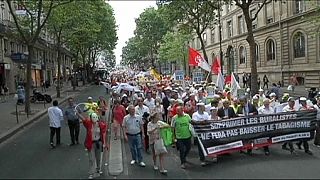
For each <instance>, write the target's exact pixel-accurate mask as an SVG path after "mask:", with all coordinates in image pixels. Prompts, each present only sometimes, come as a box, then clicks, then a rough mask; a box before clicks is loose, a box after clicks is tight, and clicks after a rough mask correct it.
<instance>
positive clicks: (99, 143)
mask: <svg viewBox="0 0 320 180" xmlns="http://www.w3.org/2000/svg"><path fill="white" fill-rule="evenodd" d="M78 116H79V119H80V122H82V123H83V125H84V127H85V128H86V130H87V133H86V140H85V142H84V145H85V147H86V148H87V150H88V157H89V179H93V177H94V174H95V173H99V175H100V174H102V173H103V171H102V163H103V159H102V157H103V153H104V149H105V148H106V147H107V143H106V142H107V140H106V134H107V124H106V122H105V121H99V116H98V115H97V114H96V113H91V114H90V115H89V117H83V116H82V115H81V114H78Z"/></svg>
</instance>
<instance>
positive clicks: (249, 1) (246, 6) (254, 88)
mask: <svg viewBox="0 0 320 180" xmlns="http://www.w3.org/2000/svg"><path fill="white" fill-rule="evenodd" d="M234 2H235V4H236V5H237V6H238V7H239V8H241V10H242V13H243V15H244V19H245V22H246V25H247V30H248V32H247V38H246V40H247V42H248V44H249V48H250V65H251V66H250V67H251V92H252V94H255V93H257V92H258V88H259V87H258V72H257V62H256V53H255V47H256V45H255V40H254V36H253V27H252V22H253V21H254V20H255V19H257V17H258V13H259V12H260V11H261V9H262V8H263V7H264V5H265V4H267V3H269V2H271V0H262V1H259V3H257V2H256V1H255V0H246V1H243V0H234ZM227 3H231V1H227ZM254 4H258V9H257V11H256V12H255V13H254V14H252V15H251V14H250V7H251V6H252V5H254Z"/></svg>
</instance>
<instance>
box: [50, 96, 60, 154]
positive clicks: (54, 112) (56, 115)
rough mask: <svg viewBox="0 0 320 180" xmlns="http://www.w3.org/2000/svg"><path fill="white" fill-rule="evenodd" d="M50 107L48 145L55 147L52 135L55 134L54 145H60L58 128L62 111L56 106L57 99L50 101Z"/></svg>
mask: <svg viewBox="0 0 320 180" xmlns="http://www.w3.org/2000/svg"><path fill="white" fill-rule="evenodd" d="M52 105H53V106H52V107H49V108H48V115H49V126H50V145H51V148H52V149H53V148H55V146H54V144H53V137H54V135H55V134H57V135H56V146H58V145H60V143H61V142H60V129H61V121H63V113H62V110H61V109H60V108H59V107H58V101H57V100H54V101H53V103H52Z"/></svg>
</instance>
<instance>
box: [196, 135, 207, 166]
mask: <svg viewBox="0 0 320 180" xmlns="http://www.w3.org/2000/svg"><path fill="white" fill-rule="evenodd" d="M197 145H198V153H199V157H200V161H202V162H203V161H205V157H204V154H203V151H202V148H201V145H200V142H199V139H198V138H197Z"/></svg>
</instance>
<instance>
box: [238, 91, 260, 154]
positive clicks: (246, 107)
mask: <svg viewBox="0 0 320 180" xmlns="http://www.w3.org/2000/svg"><path fill="white" fill-rule="evenodd" d="M239 101H240V107H239V109H238V112H237V114H238V116H241V117H247V116H249V115H256V114H258V110H257V108H256V107H255V106H254V105H253V104H251V103H250V102H248V100H247V98H246V97H244V96H242V97H240V99H239ZM247 153H248V154H249V155H252V149H248V150H247Z"/></svg>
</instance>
